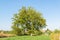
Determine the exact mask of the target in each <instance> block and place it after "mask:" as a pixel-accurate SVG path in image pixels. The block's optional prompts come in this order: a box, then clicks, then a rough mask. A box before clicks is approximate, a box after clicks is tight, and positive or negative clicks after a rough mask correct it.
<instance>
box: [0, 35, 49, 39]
mask: <svg viewBox="0 0 60 40" xmlns="http://www.w3.org/2000/svg"><path fill="white" fill-rule="evenodd" d="M0 40H50V38H49V36H45V35H41V36H16V37H8V38H0Z"/></svg>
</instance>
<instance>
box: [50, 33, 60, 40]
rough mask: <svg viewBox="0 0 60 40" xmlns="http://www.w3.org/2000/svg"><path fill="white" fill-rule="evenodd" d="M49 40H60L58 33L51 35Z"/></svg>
mask: <svg viewBox="0 0 60 40" xmlns="http://www.w3.org/2000/svg"><path fill="white" fill-rule="evenodd" d="M50 38H51V40H60V33H51V35H50Z"/></svg>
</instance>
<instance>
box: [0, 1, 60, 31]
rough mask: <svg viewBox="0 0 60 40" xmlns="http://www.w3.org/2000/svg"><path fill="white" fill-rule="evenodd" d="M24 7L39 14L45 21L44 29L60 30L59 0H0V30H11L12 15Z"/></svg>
mask: <svg viewBox="0 0 60 40" xmlns="http://www.w3.org/2000/svg"><path fill="white" fill-rule="evenodd" d="M22 6H25V7H29V6H31V7H33V8H34V9H36V10H37V11H39V12H41V13H42V15H43V17H44V18H45V19H46V24H47V26H46V28H44V29H47V28H48V29H50V30H55V29H60V25H59V21H60V19H59V17H60V0H34V1H32V0H1V1H0V30H11V26H12V19H11V18H12V17H13V14H15V13H18V10H19V9H21V8H22Z"/></svg>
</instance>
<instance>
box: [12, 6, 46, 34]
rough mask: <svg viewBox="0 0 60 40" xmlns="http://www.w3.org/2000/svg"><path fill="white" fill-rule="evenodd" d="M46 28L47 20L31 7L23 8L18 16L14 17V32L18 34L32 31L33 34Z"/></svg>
mask: <svg viewBox="0 0 60 40" xmlns="http://www.w3.org/2000/svg"><path fill="white" fill-rule="evenodd" d="M44 27H46V20H45V19H44V18H43V17H42V14H41V13H40V12H37V11H36V10H34V9H33V8H31V7H28V8H26V7H22V9H20V10H19V12H18V13H17V14H14V16H13V25H12V28H13V30H16V32H18V31H19V30H20V31H19V32H22V31H24V33H25V32H26V31H30V30H31V33H30V34H32V33H33V31H34V30H40V29H42V28H44Z"/></svg>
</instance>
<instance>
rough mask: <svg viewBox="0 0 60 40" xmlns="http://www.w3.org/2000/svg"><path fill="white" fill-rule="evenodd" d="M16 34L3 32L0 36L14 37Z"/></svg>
mask: <svg viewBox="0 0 60 40" xmlns="http://www.w3.org/2000/svg"><path fill="white" fill-rule="evenodd" d="M12 36H15V34H5V33H3V32H1V33H0V37H12Z"/></svg>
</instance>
